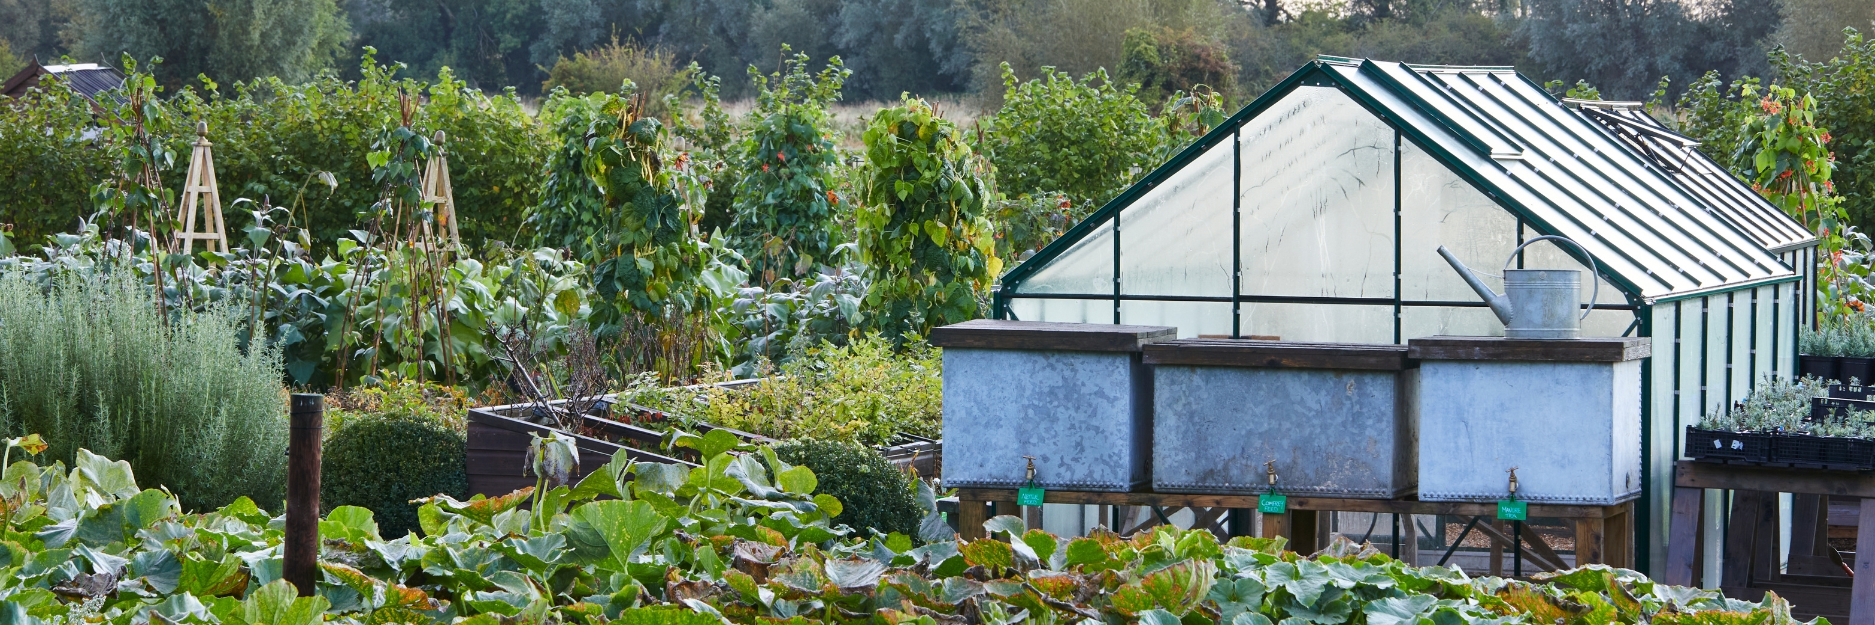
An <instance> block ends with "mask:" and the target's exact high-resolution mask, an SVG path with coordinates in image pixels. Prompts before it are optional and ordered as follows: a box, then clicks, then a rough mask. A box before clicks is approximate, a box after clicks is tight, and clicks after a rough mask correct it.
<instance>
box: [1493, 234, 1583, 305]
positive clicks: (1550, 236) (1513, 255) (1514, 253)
mask: <svg viewBox="0 0 1875 625" xmlns="http://www.w3.org/2000/svg"><path fill="white" fill-rule="evenodd" d="M1544 239H1555V240H1557V241H1568V242H1569V244H1570V245H1574V246H1576V249H1578V250H1581V251H1582V257H1583V258H1587V259H1589V280H1592V281H1594V282H1593V285H1592V286H1591V287H1590V288H1589V309H1588V310H1584V311H1582V316H1581V317H1577V318H1576V320H1577V321H1581V320H1583V319H1587V318H1589V313H1592V312H1595V299H1596V298H1597V297H1600V296H1601V294H1602V279H1601V271H1599V270H1597V269H1596V268H1595V256H1593V255H1591V254H1589V251H1588V248H1584V247H1582V244H1581V243H1577V242H1575V241H1574V240H1571V239H1570V238H1569V237H1562V236H1556V235H1553V234H1546V235H1543V236H1540V237H1536V238H1533V239H1530V240H1528V241H1524V242H1523V245H1519V246H1517V249H1514V250H1511V251H1510V258H1506V259H1504V269H1509V268H1510V261H1511V259H1514V258H1516V257H1517V253H1518V252H1522V251H1523V248H1526V247H1529V246H1530V244H1531V243H1535V242H1537V241H1541V240H1544Z"/></svg>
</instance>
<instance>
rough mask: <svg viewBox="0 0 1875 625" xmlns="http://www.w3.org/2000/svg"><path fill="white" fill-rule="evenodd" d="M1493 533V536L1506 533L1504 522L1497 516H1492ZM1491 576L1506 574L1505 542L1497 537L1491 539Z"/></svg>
mask: <svg viewBox="0 0 1875 625" xmlns="http://www.w3.org/2000/svg"><path fill="white" fill-rule="evenodd" d="M1491 535H1492V536H1493V537H1496V536H1503V535H1504V522H1503V521H1501V520H1498V518H1497V517H1491ZM1491 576H1492V577H1503V576H1504V544H1503V543H1501V542H1498V541H1497V540H1496V539H1495V538H1493V540H1492V541H1491Z"/></svg>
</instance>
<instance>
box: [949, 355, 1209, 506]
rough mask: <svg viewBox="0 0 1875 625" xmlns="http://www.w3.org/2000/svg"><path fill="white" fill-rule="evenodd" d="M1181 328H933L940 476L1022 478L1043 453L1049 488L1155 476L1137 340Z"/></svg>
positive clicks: (1147, 393)
mask: <svg viewBox="0 0 1875 625" xmlns="http://www.w3.org/2000/svg"><path fill="white" fill-rule="evenodd" d="M1176 336H1177V330H1176V329H1175V328H1169V327H1163V326H1125V325H1109V324H1093V323H1043V322H1033V321H999V320H990V319H979V320H976V321H967V322H964V323H959V324H954V325H948V326H944V327H941V328H936V329H933V330H932V331H931V336H930V337H929V340H930V342H931V344H932V345H936V346H938V347H942V348H944V486H946V487H949V488H1016V487H1019V486H1022V485H1023V484H1024V483H1026V481H1027V480H1026V476H1025V472H1026V469H1027V460H1026V459H1025V457H1034V459H1035V482H1036V484H1037V485H1039V486H1042V487H1044V488H1048V489H1051V490H1079V491H1105V492H1125V491H1131V490H1135V489H1137V488H1139V487H1142V486H1144V485H1145V484H1146V482H1147V469H1148V467H1147V453H1148V448H1149V445H1150V442H1151V436H1152V393H1153V391H1152V375H1151V372H1150V371H1149V370H1148V369H1147V368H1146V366H1145V365H1144V364H1142V363H1141V362H1140V347H1141V346H1143V345H1146V344H1148V343H1152V342H1155V341H1164V340H1171V339H1173V338H1175V337H1176Z"/></svg>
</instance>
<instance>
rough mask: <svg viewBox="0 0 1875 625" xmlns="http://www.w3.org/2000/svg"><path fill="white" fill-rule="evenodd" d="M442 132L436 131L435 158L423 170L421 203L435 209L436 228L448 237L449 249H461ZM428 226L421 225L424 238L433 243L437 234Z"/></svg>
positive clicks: (454, 199)
mask: <svg viewBox="0 0 1875 625" xmlns="http://www.w3.org/2000/svg"><path fill="white" fill-rule="evenodd" d="M445 138H446V137H445V136H444V135H443V131H441V130H438V131H436V137H435V143H436V157H435V158H432V159H430V163H429V165H428V166H426V167H424V168H423V181H422V190H423V201H425V202H429V203H431V204H432V205H434V206H435V207H436V227H438V228H441V229H442V230H443V232H444V233H447V234H448V236H449V248H448V249H451V250H459V249H461V248H462V233H461V230H460V229H459V228H457V225H456V193H455V190H454V188H453V187H451V186H450V184H449V153H448V152H447V151H446V150H444V149H443V140H444V139H445ZM430 228H431V226H430V224H428V223H425V224H424V225H423V229H424V233H423V234H424V238H425V239H427V240H430V241H434V240H436V239H437V238H438V236H437V235H438V234H439V233H435V232H432V231H430Z"/></svg>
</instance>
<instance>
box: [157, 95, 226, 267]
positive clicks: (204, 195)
mask: <svg viewBox="0 0 1875 625" xmlns="http://www.w3.org/2000/svg"><path fill="white" fill-rule="evenodd" d="M198 206H199V207H200V208H201V209H202V211H201V212H202V227H203V228H204V231H203V232H196V231H195V213H196V208H197V207H198ZM181 213H182V214H180V215H177V216H176V220H177V221H180V222H182V231H181V232H177V233H175V235H174V237H173V238H172V239H171V240H170V245H169V251H171V252H175V251H176V243H178V242H180V243H181V244H182V253H183V254H193V253H195V242H196V241H206V242H207V249H209V250H212V251H216V252H221V253H224V254H225V253H227V252H228V224H227V223H226V222H225V221H223V220H222V218H221V191H220V189H219V188H218V187H217V185H216V183H215V157H214V154H213V151H212V150H211V149H210V144H209V142H208V122H199V123H197V124H196V125H195V151H194V152H193V153H191V154H190V155H189V174H188V176H187V177H184V178H183V179H182V211H181Z"/></svg>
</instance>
